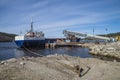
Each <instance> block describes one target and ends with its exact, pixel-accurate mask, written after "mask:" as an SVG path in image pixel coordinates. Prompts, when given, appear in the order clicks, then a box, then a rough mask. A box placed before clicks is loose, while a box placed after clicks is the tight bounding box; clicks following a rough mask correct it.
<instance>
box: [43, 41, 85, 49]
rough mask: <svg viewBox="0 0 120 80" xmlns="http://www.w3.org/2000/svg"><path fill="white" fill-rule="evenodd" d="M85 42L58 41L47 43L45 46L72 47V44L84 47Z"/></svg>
mask: <svg viewBox="0 0 120 80" xmlns="http://www.w3.org/2000/svg"><path fill="white" fill-rule="evenodd" d="M83 44H84V43H80V42H60V43H58V42H56V43H46V44H45V47H46V48H55V47H71V46H76V47H82V45H83Z"/></svg>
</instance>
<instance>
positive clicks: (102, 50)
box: [82, 42, 120, 61]
mask: <svg viewBox="0 0 120 80" xmlns="http://www.w3.org/2000/svg"><path fill="white" fill-rule="evenodd" d="M82 47H88V48H89V49H90V53H91V54H93V55H98V56H105V57H109V58H114V59H116V60H117V61H120V42H111V43H102V44H94V43H88V44H84V45H82Z"/></svg>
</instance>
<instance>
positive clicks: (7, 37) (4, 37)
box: [0, 32, 16, 42]
mask: <svg viewBox="0 0 120 80" xmlns="http://www.w3.org/2000/svg"><path fill="white" fill-rule="evenodd" d="M15 36H16V34H10V33H4V32H0V42H11V41H13V40H14V38H15Z"/></svg>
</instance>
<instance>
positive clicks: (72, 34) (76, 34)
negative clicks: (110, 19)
mask: <svg viewBox="0 0 120 80" xmlns="http://www.w3.org/2000/svg"><path fill="white" fill-rule="evenodd" d="M63 34H64V36H65V37H66V38H67V39H70V40H71V41H74V42H75V41H77V39H79V38H81V37H84V38H90V39H95V40H96V39H97V40H106V41H111V39H113V38H109V37H103V36H97V35H91V34H85V33H80V32H73V31H68V30H64V31H63Z"/></svg>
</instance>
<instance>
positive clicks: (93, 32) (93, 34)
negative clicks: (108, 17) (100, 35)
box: [93, 28, 95, 36]
mask: <svg viewBox="0 0 120 80" xmlns="http://www.w3.org/2000/svg"><path fill="white" fill-rule="evenodd" d="M94 33H95V29H94V28H93V36H94Z"/></svg>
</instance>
